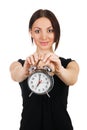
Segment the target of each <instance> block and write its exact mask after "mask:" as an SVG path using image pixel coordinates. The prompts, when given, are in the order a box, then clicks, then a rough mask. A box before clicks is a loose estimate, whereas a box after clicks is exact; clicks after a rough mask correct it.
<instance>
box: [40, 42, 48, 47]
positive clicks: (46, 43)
mask: <svg viewBox="0 0 87 130" xmlns="http://www.w3.org/2000/svg"><path fill="white" fill-rule="evenodd" d="M40 44H41V45H42V46H47V45H48V42H40Z"/></svg>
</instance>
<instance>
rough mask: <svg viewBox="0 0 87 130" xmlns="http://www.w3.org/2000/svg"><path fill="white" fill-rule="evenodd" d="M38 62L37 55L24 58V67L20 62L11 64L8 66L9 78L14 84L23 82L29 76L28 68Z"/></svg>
mask: <svg viewBox="0 0 87 130" xmlns="http://www.w3.org/2000/svg"><path fill="white" fill-rule="evenodd" d="M37 62H38V56H37V54H34V55H31V56H29V57H27V58H26V60H25V62H24V65H23V66H22V64H21V63H20V62H17V61H16V62H13V63H12V64H11V65H10V73H11V77H12V79H13V80H14V81H16V82H22V81H23V80H25V79H26V78H27V77H28V76H29V75H30V72H29V68H30V66H31V65H35V64H36V63H37Z"/></svg>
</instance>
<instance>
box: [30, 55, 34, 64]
mask: <svg viewBox="0 0 87 130" xmlns="http://www.w3.org/2000/svg"><path fill="white" fill-rule="evenodd" d="M30 62H31V64H32V65H34V64H35V59H34V55H31V56H30Z"/></svg>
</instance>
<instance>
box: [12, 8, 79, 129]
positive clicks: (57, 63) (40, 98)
mask: <svg viewBox="0 0 87 130" xmlns="http://www.w3.org/2000/svg"><path fill="white" fill-rule="evenodd" d="M29 33H30V34H31V40H32V42H34V44H35V45H36V51H35V53H34V54H32V55H30V56H28V57H27V58H26V60H22V59H19V60H18V61H15V62H13V63H12V64H11V65H10V72H11V77H12V79H13V80H14V81H16V82H19V85H20V87H21V90H22V97H23V111H22V119H21V125H20V130H73V126H72V122H71V119H70V116H69V114H68V112H67V98H68V89H69V86H71V85H74V84H75V83H76V81H77V79H78V73H79V66H78V64H77V62H76V61H75V60H72V59H71V58H68V59H65V58H63V57H59V56H57V55H56V54H55V50H56V49H57V47H58V43H59V39H60V25H59V22H58V20H57V18H56V16H55V15H54V14H53V13H52V12H51V11H49V10H43V9H39V10H37V11H36V12H35V13H34V14H33V15H32V16H31V19H30V22H29ZM53 45H55V50H54V49H53ZM39 61H40V63H39ZM44 65H47V66H48V67H49V68H51V70H52V72H53V73H52V76H53V79H54V86H53V89H52V90H51V91H50V92H49V95H50V98H49V96H47V94H42V95H39V94H36V93H33V94H31V90H30V89H29V86H28V82H27V81H28V77H29V76H30V75H31V73H32V72H31V71H30V68H31V66H38V67H39V68H43V66H44ZM29 95H30V96H29Z"/></svg>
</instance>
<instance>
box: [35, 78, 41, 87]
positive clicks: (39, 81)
mask: <svg viewBox="0 0 87 130" xmlns="http://www.w3.org/2000/svg"><path fill="white" fill-rule="evenodd" d="M41 82H42V80H39V82H38V83H37V85H36V88H35V89H37V87H38V86H39V84H40V83H41Z"/></svg>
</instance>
